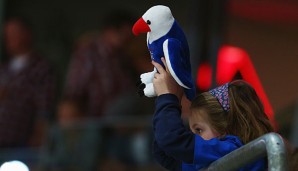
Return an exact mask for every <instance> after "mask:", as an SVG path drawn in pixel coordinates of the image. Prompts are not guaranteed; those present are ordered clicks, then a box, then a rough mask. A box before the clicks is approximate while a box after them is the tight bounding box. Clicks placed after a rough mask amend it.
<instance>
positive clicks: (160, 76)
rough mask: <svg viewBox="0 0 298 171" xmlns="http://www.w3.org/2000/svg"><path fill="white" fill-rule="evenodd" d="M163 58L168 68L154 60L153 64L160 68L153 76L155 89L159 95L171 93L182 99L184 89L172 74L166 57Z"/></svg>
mask: <svg viewBox="0 0 298 171" xmlns="http://www.w3.org/2000/svg"><path fill="white" fill-rule="evenodd" d="M161 60H162V62H163V64H164V66H165V67H166V70H165V69H164V68H163V67H162V66H161V65H160V64H159V63H157V62H154V61H152V64H153V65H154V66H155V68H156V69H157V70H158V72H156V73H155V75H154V78H153V86H154V90H155V92H156V94H157V96H160V95H162V94H167V93H170V94H174V95H176V96H177V97H178V99H179V100H180V101H181V98H182V95H183V89H182V87H181V86H180V85H179V84H177V82H176V81H175V80H174V78H173V77H172V76H171V74H170V72H169V69H168V66H167V64H166V61H165V59H164V58H161Z"/></svg>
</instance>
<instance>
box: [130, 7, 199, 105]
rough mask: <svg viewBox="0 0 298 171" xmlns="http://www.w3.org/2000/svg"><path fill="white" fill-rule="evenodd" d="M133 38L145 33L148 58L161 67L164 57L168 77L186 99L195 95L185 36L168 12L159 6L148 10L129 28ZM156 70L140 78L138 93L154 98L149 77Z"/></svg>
mask: <svg viewBox="0 0 298 171" xmlns="http://www.w3.org/2000/svg"><path fill="white" fill-rule="evenodd" d="M132 31H133V33H134V34H135V35H138V34H139V33H147V46H148V49H149V51H150V55H151V59H152V60H153V61H155V62H157V63H159V64H161V65H162V66H163V67H164V65H163V63H162V61H161V58H162V57H165V60H166V64H167V66H168V68H169V71H170V74H171V75H172V77H173V78H174V79H175V81H176V82H177V83H178V84H179V85H180V86H182V87H183V88H184V92H185V95H186V97H187V98H188V99H189V100H192V99H193V98H194V96H195V85H194V82H193V79H192V76H191V66H190V59H189V48H188V43H187V40H186V37H185V35H184V33H183V31H182V29H181V28H180V26H179V25H178V23H177V21H176V20H175V19H174V17H173V15H172V13H171V10H170V9H169V8H168V7H166V6H163V5H157V6H153V7H151V8H150V9H149V10H148V11H147V12H146V13H145V14H144V15H143V16H142V18H140V19H139V20H138V21H137V22H136V23H135V24H134V26H133V28H132ZM156 72H157V69H156V68H154V70H153V71H152V72H148V73H144V74H142V75H141V76H140V78H141V83H140V85H139V94H140V95H145V96H147V97H154V96H156V93H155V91H154V87H153V83H152V82H153V78H154V74H155V73H156Z"/></svg>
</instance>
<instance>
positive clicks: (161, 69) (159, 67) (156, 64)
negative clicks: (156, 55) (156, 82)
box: [152, 61, 166, 74]
mask: <svg viewBox="0 0 298 171" xmlns="http://www.w3.org/2000/svg"><path fill="white" fill-rule="evenodd" d="M152 64H153V65H154V66H155V68H156V69H157V71H158V72H159V73H160V74H163V73H165V72H166V71H165V70H164V69H163V67H162V66H161V65H160V64H159V63H157V62H155V61H152Z"/></svg>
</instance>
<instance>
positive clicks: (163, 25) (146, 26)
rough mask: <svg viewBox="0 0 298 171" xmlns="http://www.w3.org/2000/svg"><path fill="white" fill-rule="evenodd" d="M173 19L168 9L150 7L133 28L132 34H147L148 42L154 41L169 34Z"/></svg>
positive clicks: (161, 6) (164, 7)
mask: <svg viewBox="0 0 298 171" xmlns="http://www.w3.org/2000/svg"><path fill="white" fill-rule="evenodd" d="M174 20H175V19H174V17H173V15H172V13H171V10H170V8H169V7H166V6H163V5H157V6H153V7H151V8H150V9H149V10H147V11H146V13H145V14H144V15H143V16H142V18H140V19H139V20H138V21H137V22H136V23H135V24H134V26H133V29H132V30H133V33H134V34H135V35H138V34H139V33H146V32H149V40H150V41H154V40H156V39H158V38H160V37H162V36H163V35H165V34H166V33H168V32H169V30H170V29H171V27H172V25H173V23H174Z"/></svg>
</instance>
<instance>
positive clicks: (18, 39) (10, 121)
mask: <svg viewBox="0 0 298 171" xmlns="http://www.w3.org/2000/svg"><path fill="white" fill-rule="evenodd" d="M3 34H4V46H5V50H6V54H7V56H8V57H7V59H8V60H7V62H5V63H4V64H1V67H0V147H2V148H3V147H24V146H28V145H33V146H35V145H40V144H41V142H42V140H43V135H44V133H45V132H44V131H45V129H46V123H47V121H48V119H49V115H50V113H51V110H52V107H53V102H54V75H53V71H52V69H51V67H50V65H49V64H48V63H47V62H46V61H45V59H43V58H42V57H40V56H39V55H38V54H37V53H36V52H35V50H34V49H33V40H32V33H31V30H30V27H29V25H28V24H27V23H26V22H25V21H23V20H21V19H20V18H16V17H15V18H10V19H8V20H7V21H6V22H5V25H4V33H3Z"/></svg>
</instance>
